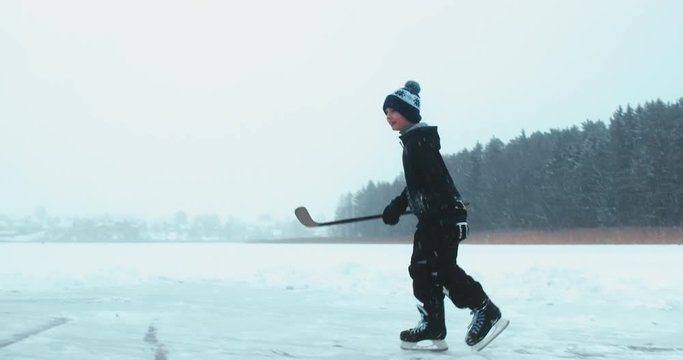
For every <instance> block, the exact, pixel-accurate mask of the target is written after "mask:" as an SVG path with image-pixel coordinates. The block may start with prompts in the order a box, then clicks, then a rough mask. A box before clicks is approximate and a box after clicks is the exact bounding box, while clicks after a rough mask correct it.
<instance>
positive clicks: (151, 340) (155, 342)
mask: <svg viewBox="0 0 683 360" xmlns="http://www.w3.org/2000/svg"><path fill="white" fill-rule="evenodd" d="M145 342H146V343H148V344H150V345H152V350H153V351H154V360H168V356H167V355H168V352H167V351H166V348H165V347H164V344H162V343H161V342H159V339H158V338H157V328H156V326H154V324H153V323H152V324H150V325H149V327H148V328H147V333H145Z"/></svg>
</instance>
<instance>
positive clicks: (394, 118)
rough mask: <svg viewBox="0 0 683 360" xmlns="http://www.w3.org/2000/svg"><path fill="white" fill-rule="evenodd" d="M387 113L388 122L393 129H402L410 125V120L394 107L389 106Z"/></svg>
mask: <svg viewBox="0 0 683 360" xmlns="http://www.w3.org/2000/svg"><path fill="white" fill-rule="evenodd" d="M386 114H387V122H388V123H389V125H390V126H391V130H394V131H400V130H402V129H403V128H404V127H406V126H408V125H410V121H408V119H406V118H405V117H404V116H403V115H401V113H400V112H398V111H396V110H394V109H393V108H390V107H388V108H387V112H386Z"/></svg>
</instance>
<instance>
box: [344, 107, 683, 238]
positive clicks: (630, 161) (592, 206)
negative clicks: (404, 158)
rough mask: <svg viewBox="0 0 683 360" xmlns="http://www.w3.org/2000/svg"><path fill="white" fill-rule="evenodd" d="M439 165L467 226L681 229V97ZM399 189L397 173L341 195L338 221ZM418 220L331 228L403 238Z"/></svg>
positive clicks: (495, 142)
mask: <svg viewBox="0 0 683 360" xmlns="http://www.w3.org/2000/svg"><path fill="white" fill-rule="evenodd" d="M442 141H449V139H447V138H445V139H442ZM397 156H398V155H397ZM444 160H445V162H446V165H447V166H448V168H449V170H450V172H451V175H452V176H453V179H454V180H455V183H456V186H457V187H458V189H459V190H460V192H461V193H462V195H463V199H464V200H465V201H466V202H469V206H468V212H469V219H468V220H469V223H470V226H471V227H472V229H473V230H474V229H476V230H513V229H514V230H560V229H573V228H604V227H622V226H638V227H650V226H653V227H654V226H662V227H668V226H683V98H681V99H679V100H678V101H677V102H675V103H664V102H662V101H660V100H656V101H653V102H648V103H645V104H644V105H639V106H637V107H636V108H633V107H631V106H628V107H626V109H623V108H622V107H619V108H618V109H617V110H616V111H615V112H614V115H613V116H612V117H611V119H610V121H609V124H608V125H606V124H605V123H603V122H602V121H590V120H588V121H585V122H583V123H582V124H581V126H580V127H578V126H574V127H571V128H568V129H562V130H555V129H553V130H550V131H548V132H534V133H533V134H531V135H527V134H526V133H525V132H524V131H522V133H521V135H519V136H518V137H516V138H514V139H512V140H511V141H510V142H508V143H507V144H506V143H503V142H502V141H501V140H499V139H497V138H493V139H491V140H490V141H489V142H488V144H486V145H482V144H480V143H478V144H477V145H476V146H475V147H474V148H472V149H465V150H463V151H460V152H459V153H457V154H454V155H453V154H449V155H446V154H444ZM404 186H405V182H404V180H403V175H402V174H401V175H399V176H397V178H396V180H394V181H393V182H391V183H388V182H372V181H370V182H369V183H368V184H367V185H366V186H364V187H363V188H362V189H360V190H358V191H357V192H355V193H349V194H345V195H343V196H341V198H340V200H339V203H338V205H337V209H336V214H335V215H336V217H337V218H346V217H352V216H361V215H368V214H375V213H381V211H382V210H383V209H384V206H385V205H386V204H388V202H389V201H390V200H391V199H393V198H394V197H395V196H397V195H398V194H399V193H400V192H401V190H403V188H404ZM415 224H416V220H415V218H414V216H405V217H403V218H402V219H401V222H400V223H399V224H398V225H396V226H386V225H384V224H383V223H382V222H381V221H371V222H361V223H354V224H351V225H344V226H337V227H334V229H331V231H332V232H333V235H337V236H345V237H349V236H352V237H353V236H391V235H405V234H410V233H412V232H413V231H414V226H415Z"/></svg>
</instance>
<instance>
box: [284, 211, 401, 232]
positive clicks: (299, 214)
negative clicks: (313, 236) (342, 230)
mask: <svg viewBox="0 0 683 360" xmlns="http://www.w3.org/2000/svg"><path fill="white" fill-rule="evenodd" d="M405 214H412V212H410V211H406V212H404V213H403V214H402V215H405ZM294 215H296V218H297V219H299V222H300V223H301V224H303V225H304V226H306V227H318V226H328V225H339V224H348V223H353V222H358V221H365V220H374V219H381V218H382V214H378V215H368V216H361V217H354V218H348V219H340V220H334V221H328V222H316V221H314V220H313V219H312V218H311V214H309V213H308V210H307V209H306V207H305V206H300V207H298V208H296V209H294Z"/></svg>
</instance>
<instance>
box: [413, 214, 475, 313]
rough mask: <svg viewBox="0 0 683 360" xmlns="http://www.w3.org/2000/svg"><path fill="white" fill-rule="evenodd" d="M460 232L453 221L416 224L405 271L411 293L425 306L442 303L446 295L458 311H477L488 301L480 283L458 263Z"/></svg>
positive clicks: (420, 222) (464, 235) (461, 236)
mask: <svg viewBox="0 0 683 360" xmlns="http://www.w3.org/2000/svg"><path fill="white" fill-rule="evenodd" d="M460 231H461V227H459V226H457V225H456V222H455V221H443V220H439V221H424V220H420V221H419V222H418V224H417V230H416V231H415V236H414V239H413V254H412V256H411V259H410V266H409V267H408V271H409V273H410V277H411V278H412V279H413V294H414V295H415V297H416V298H417V299H418V300H419V301H421V302H422V303H423V304H425V306H428V304H438V303H443V299H444V295H445V294H447V295H448V297H449V298H450V299H451V301H452V302H453V304H454V305H455V306H456V307H458V308H461V309H464V308H470V309H473V308H477V307H479V306H481V304H482V303H483V302H484V300H485V299H486V298H487V296H486V293H484V290H483V289H482V286H481V284H479V283H478V282H477V281H475V280H474V279H473V278H472V277H471V276H469V275H467V273H465V271H464V270H463V269H462V268H460V266H458V264H457V261H456V260H457V257H458V245H459V244H460V241H462V240H463V239H464V238H465V237H466V234H462V235H461V234H460ZM444 289H445V290H446V291H444Z"/></svg>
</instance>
